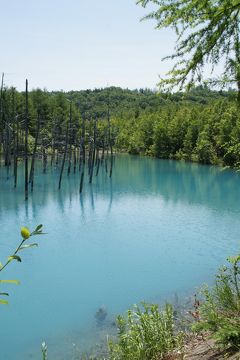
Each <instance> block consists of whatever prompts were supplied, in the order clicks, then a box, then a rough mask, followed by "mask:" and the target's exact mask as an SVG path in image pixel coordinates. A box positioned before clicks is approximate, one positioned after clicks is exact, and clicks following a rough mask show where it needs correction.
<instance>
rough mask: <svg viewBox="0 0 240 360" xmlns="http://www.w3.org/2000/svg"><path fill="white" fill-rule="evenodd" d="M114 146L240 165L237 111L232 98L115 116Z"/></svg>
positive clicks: (166, 157)
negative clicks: (129, 116)
mask: <svg viewBox="0 0 240 360" xmlns="http://www.w3.org/2000/svg"><path fill="white" fill-rule="evenodd" d="M114 124H115V126H116V128H117V129H118V131H117V135H116V147H117V148H118V150H125V151H128V152H130V153H137V154H139V153H141V154H146V155H153V156H156V157H159V158H165V159H178V160H179V159H183V160H187V161H196V162H200V163H203V164H213V165H216V164H222V165H224V166H231V167H236V168H239V166H240V151H239V150H240V148H239V143H240V130H239V129H240V115H239V111H238V107H237V105H236V103H235V102H233V101H229V100H215V101H211V102H210V103H208V104H204V105H203V104H194V105H192V104H191V103H188V102H185V103H184V102H183V103H182V104H181V105H180V106H179V105H177V104H176V103H170V104H165V105H164V106H162V107H161V108H160V109H158V110H156V111H151V112H150V111H145V112H143V113H140V114H139V117H138V118H137V119H134V118H127V117H126V118H124V119H115V122H114Z"/></svg>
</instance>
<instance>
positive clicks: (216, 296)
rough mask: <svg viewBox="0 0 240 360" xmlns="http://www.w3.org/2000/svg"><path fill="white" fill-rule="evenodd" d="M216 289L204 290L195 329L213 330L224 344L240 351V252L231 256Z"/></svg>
mask: <svg viewBox="0 0 240 360" xmlns="http://www.w3.org/2000/svg"><path fill="white" fill-rule="evenodd" d="M228 261H229V263H230V266H228V267H226V266H225V267H223V268H221V269H220V271H219V274H218V275H217V277H216V283H215V286H214V287H213V288H210V289H209V288H207V287H206V288H205V289H204V290H203V295H204V300H203V303H202V304H201V305H200V308H199V315H200V320H199V321H198V322H197V323H195V324H194V326H193V329H194V330H195V331H198V332H199V331H210V333H211V334H212V337H213V338H214V339H215V340H216V342H217V344H218V345H219V346H220V347H232V348H233V349H235V350H240V255H239V256H235V257H231V258H229V259H228Z"/></svg>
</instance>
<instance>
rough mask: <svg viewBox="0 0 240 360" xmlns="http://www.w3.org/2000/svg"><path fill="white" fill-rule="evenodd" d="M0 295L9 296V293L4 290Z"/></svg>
mask: <svg viewBox="0 0 240 360" xmlns="http://www.w3.org/2000/svg"><path fill="white" fill-rule="evenodd" d="M0 295H4V296H9V294H8V293H6V292H1V293H0Z"/></svg>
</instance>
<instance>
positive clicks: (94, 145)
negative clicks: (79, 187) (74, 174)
mask: <svg viewBox="0 0 240 360" xmlns="http://www.w3.org/2000/svg"><path fill="white" fill-rule="evenodd" d="M96 135H97V121H96V119H95V120H94V130H93V142H92V152H91V159H90V174H89V184H91V183H92V177H93V169H94V165H95V155H96ZM89 156H90V155H89Z"/></svg>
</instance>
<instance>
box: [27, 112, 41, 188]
mask: <svg viewBox="0 0 240 360" xmlns="http://www.w3.org/2000/svg"><path fill="white" fill-rule="evenodd" d="M39 130H40V113H39V111H38V114H37V131H36V136H35V143H34V149H33V154H32V163H31V169H30V176H29V183H31V191H33V184H34V170H35V157H36V152H37V144H38V137H39Z"/></svg>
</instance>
